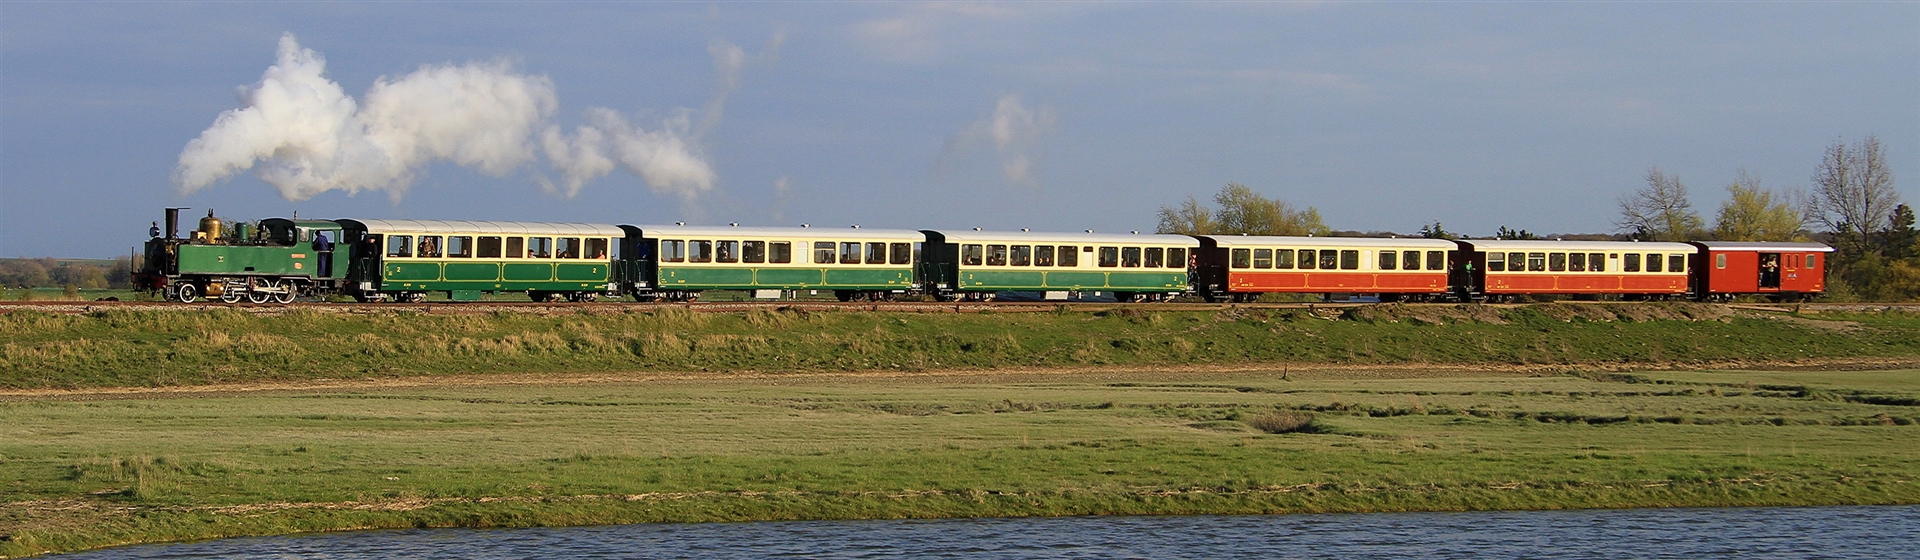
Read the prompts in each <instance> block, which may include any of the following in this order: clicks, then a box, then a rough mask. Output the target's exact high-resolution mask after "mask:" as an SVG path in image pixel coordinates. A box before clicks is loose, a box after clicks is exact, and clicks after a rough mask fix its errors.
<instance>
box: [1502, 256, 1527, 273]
mask: <svg viewBox="0 0 1920 560" xmlns="http://www.w3.org/2000/svg"><path fill="white" fill-rule="evenodd" d="M1526 270H1527V254H1526V253H1507V272H1524V271H1526Z"/></svg>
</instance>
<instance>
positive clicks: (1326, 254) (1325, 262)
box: [1320, 249, 1340, 270]
mask: <svg viewBox="0 0 1920 560" xmlns="http://www.w3.org/2000/svg"><path fill="white" fill-rule="evenodd" d="M1339 267H1340V252H1339V251H1335V250H1333V249H1321V250H1320V270H1333V269H1335V268H1339Z"/></svg>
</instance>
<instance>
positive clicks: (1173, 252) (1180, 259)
mask: <svg viewBox="0 0 1920 560" xmlns="http://www.w3.org/2000/svg"><path fill="white" fill-rule="evenodd" d="M1186 267H1187V248H1186V247H1174V248H1172V249H1167V268H1186Z"/></svg>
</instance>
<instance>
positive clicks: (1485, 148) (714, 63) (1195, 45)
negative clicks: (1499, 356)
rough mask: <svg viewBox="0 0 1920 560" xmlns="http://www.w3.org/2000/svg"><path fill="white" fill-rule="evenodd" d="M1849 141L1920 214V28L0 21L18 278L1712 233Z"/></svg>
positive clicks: (1711, 10) (699, 6) (1857, 20)
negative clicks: (440, 253) (937, 232)
mask: <svg viewBox="0 0 1920 560" xmlns="http://www.w3.org/2000/svg"><path fill="white" fill-rule="evenodd" d="M1867 135H1874V136H1877V137H1878V138H1879V139H1880V140H1881V141H1882V143H1883V145H1884V148H1885V150H1886V156H1887V160H1888V162H1889V164H1890V165H1891V167H1892V169H1893V171H1894V174H1895V176H1896V180H1897V185H1898V188H1899V190H1900V192H1901V196H1902V197H1903V198H1904V199H1905V200H1906V201H1909V202H1920V3H1913V2H1871V3H1846V2H1807V3H1797V2H1777V3H1774V2H1770V3H1737V2H1714V3H1705V2H1701V3H1695V2H1640V3H1598V2H1595V3H1586V2H1553V3H1514V2H1491V3H1470V2H1459V3H1418V2H1381V3H1340V2H1331V3H1306V2H1300V3H1295V2H1274V3H1270V2H1234V3H1154V2H1132V3H1104V2H1022V3H874V2H704V3H703V2H685V3H676V2H646V3H624V2H590V3H570V2H541V3H520V2H502V3H440V2H435V3H390V2H378V3H353V2H328V3H299V2H274V3H227V2H207V3H175V2H135V3H107V2H91V3H89V2H52V3H35V2H14V1H9V2H0V256H4V257H18V256H24V257H41V256H53V257H76V258H104V257H111V256H115V255H124V254H127V253H128V252H129V251H130V250H131V249H132V248H133V247H135V246H137V245H138V244H140V243H141V242H142V241H143V240H144V239H145V238H146V233H147V227H148V224H147V223H142V222H153V221H155V220H159V219H160V218H161V216H162V208H165V207H168V206H183V207H190V208H192V210H188V211H187V213H188V215H189V216H200V215H204V213H205V211H206V210H207V209H213V210H215V211H217V212H218V214H219V215H220V216H221V217H223V218H225V219H228V220H256V219H260V218H266V217H276V216H279V217H285V216H290V215H292V214H294V213H295V212H298V213H299V216H300V217H302V218H410V219H470V220H519V221H579V222H604V223H616V224H620V223H632V224H648V223H669V222H677V221H685V222H687V223H690V224H726V223H739V224H741V225H743V226H794V225H800V224H802V223H807V224H811V225H812V226H813V227H847V226H849V225H853V224H859V225H861V226H862V227H867V228H905V229H949V228H952V229H961V228H972V227H981V228H985V229H1019V228H1031V229H1033V230H1035V231H1081V230H1086V229H1092V230H1096V231H1100V232H1122V231H1132V230H1139V231H1142V232H1146V231H1150V230H1152V229H1153V228H1154V226H1155V224H1156V218H1155V211H1156V210H1157V209H1158V208H1160V207H1162V206H1168V205H1173V204H1177V203H1179V202H1181V201H1183V200H1185V199H1186V197H1188V196H1195V197H1198V198H1200V199H1201V200H1203V201H1204V200H1207V199H1208V198H1209V197H1210V196H1211V195H1212V194H1213V193H1215V192H1217V191H1218V190H1219V189H1220V187H1221V186H1223V185H1225V184H1226V183H1228V182H1237V183H1241V184H1244V185H1247V186H1249V187H1252V188H1253V189H1255V190H1256V191H1258V192H1260V193H1262V194H1264V195H1266V196H1270V197H1274V198H1279V199H1282V200H1285V201H1287V202H1290V203H1292V204H1296V205H1302V206H1312V207H1315V208H1318V209H1319V210H1320V212H1321V214H1322V215H1323V216H1324V218H1325V220H1326V222H1327V223H1328V225H1329V226H1331V227H1333V228H1334V229H1342V230H1361V231H1369V230H1372V231H1397V232H1403V233H1405V232H1413V231H1415V230H1418V229H1419V228H1420V226H1421V225H1423V224H1427V223H1430V222H1433V221H1440V222H1441V223H1442V224H1443V225H1444V227H1445V228H1446V229H1447V230H1450V231H1456V232H1461V233H1465V234H1468V235H1491V234H1492V233H1493V232H1494V230H1495V229H1496V228H1498V227H1500V226H1507V227H1511V228H1515V229H1527V230H1530V231H1533V232H1536V233H1586V232H1610V231H1615V230H1616V229H1617V228H1616V226H1615V225H1614V222H1615V221H1616V219H1617V217H1618V214H1619V212H1618V209H1617V205H1616V202H1615V201H1616V200H1617V199H1618V197H1620V196H1621V195H1622V194H1625V193H1629V192H1631V191H1633V190H1634V189H1637V188H1639V187H1640V186H1641V185H1643V184H1644V180H1645V179H1644V178H1645V176H1646V173H1647V170H1648V168H1649V167H1651V166H1658V167H1659V168H1660V169H1662V170H1663V171H1665V172H1666V173H1668V174H1671V175H1677V176H1678V177H1680V179H1681V180H1682V181H1684V182H1685V184H1686V185H1687V186H1688V187H1689V188H1690V190H1691V192H1692V200H1693V204H1694V207H1695V208H1696V209H1697V210H1699V211H1700V212H1701V213H1702V214H1703V215H1704V216H1706V217H1707V219H1708V220H1709V222H1711V219H1712V215H1713V213H1714V212H1715V210H1716V209H1717V207H1718V206H1719V204H1720V202H1721V201H1722V200H1724V199H1725V198H1726V194H1725V190H1724V189H1725V186H1726V185H1727V184H1729V183H1731V182H1732V181H1733V180H1734V179H1735V178H1736V177H1737V176H1738V174H1739V173H1740V172H1741V171H1742V170H1745V171H1746V172H1749V173H1751V174H1754V175H1757V176H1758V177H1760V178H1761V180H1762V181H1763V183H1764V184H1765V185H1766V186H1768V187H1770V188H1773V189H1777V190H1780V191H1788V190H1793V189H1800V190H1805V189H1807V188H1808V187H1809V184H1810V181H1809V179H1810V177H1812V175H1813V173H1814V171H1815V166H1816V165H1817V164H1818V162H1819V159H1820V156H1821V153H1822V151H1823V150H1824V149H1825V148H1826V147H1827V146H1829V145H1832V144H1834V143H1836V142H1857V141H1859V140H1860V139H1862V138H1864V137H1866V136H1867ZM189 221H190V220H189Z"/></svg>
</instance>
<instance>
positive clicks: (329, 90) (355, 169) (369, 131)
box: [174, 34, 556, 200]
mask: <svg viewBox="0 0 1920 560" xmlns="http://www.w3.org/2000/svg"><path fill="white" fill-rule="evenodd" d="M239 94H240V101H241V103H242V104H243V105H245V106H244V107H243V108H240V109H233V110H230V111H227V112H225V113H221V114H220V117H219V118H218V119H216V120H215V121H214V123H213V126H212V127H211V128H208V129H207V130H206V131H205V132H202V133H200V137H199V138H196V139H194V140H193V141H191V142H188V143H187V147H186V149H185V150H184V151H182V152H181V153H180V164H179V167H177V168H176V169H175V171H174V182H175V183H176V184H177V185H178V186H179V188H180V192H181V193H182V194H186V193H192V192H194V191H197V190H200V189H203V188H206V187H207V186H209V185H211V184H213V183H215V182H218V181H220V180H223V179H226V178H228V177H231V176H233V175H234V174H236V173H239V172H242V171H246V170H248V169H252V168H254V166H255V165H256V164H259V165H260V169H259V170H258V173H259V176H260V178H261V180H264V181H266V182H267V183H269V184H272V185H273V186H274V187H275V188H277V189H279V190H280V196H282V197H284V198H286V199H287V200H305V199H308V198H312V197H313V196H314V195H317V194H320V193H323V192H326V191H330V190H343V191H346V192H348V193H357V192H360V191H362V190H385V191H388V192H389V194H390V195H392V196H394V197H396V198H397V197H399V196H400V195H401V194H402V193H404V192H405V190H406V188H407V186H408V185H409V184H410V183H412V181H413V174H414V172H415V171H416V170H418V169H419V168H420V167H422V166H424V165H426V164H427V163H429V162H432V161H435V160H446V161H452V162H455V163H458V164H460V165H465V166H470V167H474V168H477V169H479V170H480V171H482V172H485V173H488V174H491V175H495V176H500V175H505V174H507V173H508V172H511V171H513V170H514V169H516V168H518V167H520V166H521V165H523V164H525V163H527V162H528V161H531V160H532V159H533V150H532V146H531V145H530V144H529V143H528V138H529V136H530V135H531V133H532V132H533V130H535V127H536V125H538V124H539V123H540V122H541V121H543V120H544V119H545V118H546V117H547V116H548V115H550V114H552V113H553V110H554V107H555V105H556V103H555V101H554V94H553V83H552V82H550V81H549V80H547V79H546V78H544V77H537V76H525V75H520V74H514V73H513V72H512V70H511V69H510V68H508V67H507V65H506V64H504V63H470V64H464V65H460V66H452V65H440V66H434V65H428V66H423V67H421V68H420V69H419V70H418V71H415V72H413V73H412V74H408V75H406V76H402V77H400V78H398V79H389V78H386V77H382V78H380V79H379V80H377V81H376V82H375V83H374V85H373V87H372V88H371V89H369V90H368V91H367V94H366V95H365V96H364V97H363V99H364V100H365V103H364V104H361V103H356V102H355V101H354V99H353V98H352V97H350V96H348V95H347V94H346V92H345V91H344V90H342V89H341V88H340V85H339V84H337V83H334V82H333V81H332V80H329V79H327V77H326V60H325V59H324V58H322V57H321V56H320V54H319V53H316V52H314V51H313V50H312V49H306V48H302V47H301V46H300V44H299V43H298V42H297V41H295V40H294V37H293V35H292V34H287V35H284V36H282V37H281V38H280V55H279V61H278V63H276V64H274V65H273V66H272V67H270V68H267V71H266V74H265V75H263V76H261V78H260V82H259V83H256V84H254V85H252V86H248V87H245V88H241V90H240V92H239Z"/></svg>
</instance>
